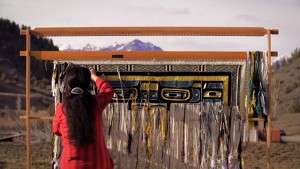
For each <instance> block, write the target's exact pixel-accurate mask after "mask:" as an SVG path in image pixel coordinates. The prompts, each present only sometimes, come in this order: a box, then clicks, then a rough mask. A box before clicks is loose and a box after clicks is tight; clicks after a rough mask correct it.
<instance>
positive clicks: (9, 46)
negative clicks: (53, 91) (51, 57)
mask: <svg viewBox="0 0 300 169" xmlns="http://www.w3.org/2000/svg"><path fill="white" fill-rule="evenodd" d="M26 28H29V27H27V26H24V25H21V26H20V25H18V24H16V23H15V22H13V21H10V20H8V19H3V18H0V37H1V38H0V82H1V83H0V92H1V95H0V96H1V97H0V98H1V99H0V109H3V108H5V109H14V108H15V106H16V97H14V96H13V95H15V94H24V93H25V70H26V67H25V57H21V56H20V55H19V52H20V51H21V50H25V37H24V36H21V35H20V29H26ZM31 50H58V47H57V46H55V45H54V44H53V42H52V40H51V39H47V38H37V37H34V36H32V37H31ZM52 69H53V65H52V63H49V62H48V63H47V64H46V62H45V61H41V60H36V59H35V58H33V57H32V58H31V86H32V90H33V92H34V93H35V94H37V93H41V94H42V95H44V93H46V92H43V91H45V89H46V86H47V84H50V79H51V76H52ZM3 93H6V94H7V93H11V96H7V95H4V94H3ZM49 95H50V93H49ZM49 95H48V96H49ZM22 100H24V98H22ZM21 104H22V109H24V104H25V101H22V102H21ZM50 104H51V103H50V102H48V101H43V103H42V101H41V99H40V98H39V99H33V100H32V105H35V106H37V107H39V108H45V107H48V106H49V105H50Z"/></svg>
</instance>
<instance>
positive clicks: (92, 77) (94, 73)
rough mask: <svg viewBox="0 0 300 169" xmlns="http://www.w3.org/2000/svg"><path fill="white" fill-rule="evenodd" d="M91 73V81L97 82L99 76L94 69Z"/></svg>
mask: <svg viewBox="0 0 300 169" xmlns="http://www.w3.org/2000/svg"><path fill="white" fill-rule="evenodd" d="M90 72H91V79H92V80H93V81H94V82H96V80H97V78H98V76H97V75H96V72H95V70H94V68H92V67H90Z"/></svg>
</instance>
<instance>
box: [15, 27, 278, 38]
mask: <svg viewBox="0 0 300 169" xmlns="http://www.w3.org/2000/svg"><path fill="white" fill-rule="evenodd" d="M267 32H268V29H265V28H263V27H44V28H35V29H33V30H30V34H31V35H35V36H42V37H47V36H264V35H266V34H267ZM270 32H271V34H278V32H279V31H278V29H271V30H270ZM20 33H21V35H26V30H21V32H20Z"/></svg>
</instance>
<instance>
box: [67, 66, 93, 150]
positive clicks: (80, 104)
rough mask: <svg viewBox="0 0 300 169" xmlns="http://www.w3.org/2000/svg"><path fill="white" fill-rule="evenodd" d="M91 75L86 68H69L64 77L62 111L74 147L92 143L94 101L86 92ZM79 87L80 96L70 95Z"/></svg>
mask: <svg viewBox="0 0 300 169" xmlns="http://www.w3.org/2000/svg"><path fill="white" fill-rule="evenodd" d="M90 79H91V73H90V71H89V70H88V69H87V68H84V67H80V66H74V65H73V66H71V67H69V68H68V69H67V71H66V74H65V77H64V80H63V81H64V93H63V109H64V110H65V111H64V113H65V114H66V116H67V124H68V129H69V136H68V137H69V139H70V141H71V143H72V144H73V145H75V146H85V145H88V144H90V143H92V142H93V141H94V129H93V125H94V117H93V113H92V110H93V108H94V106H95V100H94V98H93V97H92V95H91V94H90V93H89V92H88V87H89V85H90ZM75 87H79V88H81V89H82V90H83V92H82V93H81V94H78V93H77V94H74V93H71V90H72V89H73V88H75Z"/></svg>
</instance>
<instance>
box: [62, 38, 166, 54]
mask: <svg viewBox="0 0 300 169" xmlns="http://www.w3.org/2000/svg"><path fill="white" fill-rule="evenodd" d="M60 49H61V50H79V51H80V50H82V51H97V50H100V51H162V49H161V48H160V47H158V46H155V45H154V44H152V43H150V42H143V41H141V40H139V39H134V40H132V41H130V42H128V43H123V44H119V43H117V42H115V43H114V44H112V45H110V46H108V47H97V46H95V45H92V44H90V43H88V44H86V45H85V46H84V47H81V48H79V49H72V48H71V46H70V45H68V46H67V48H60Z"/></svg>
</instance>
